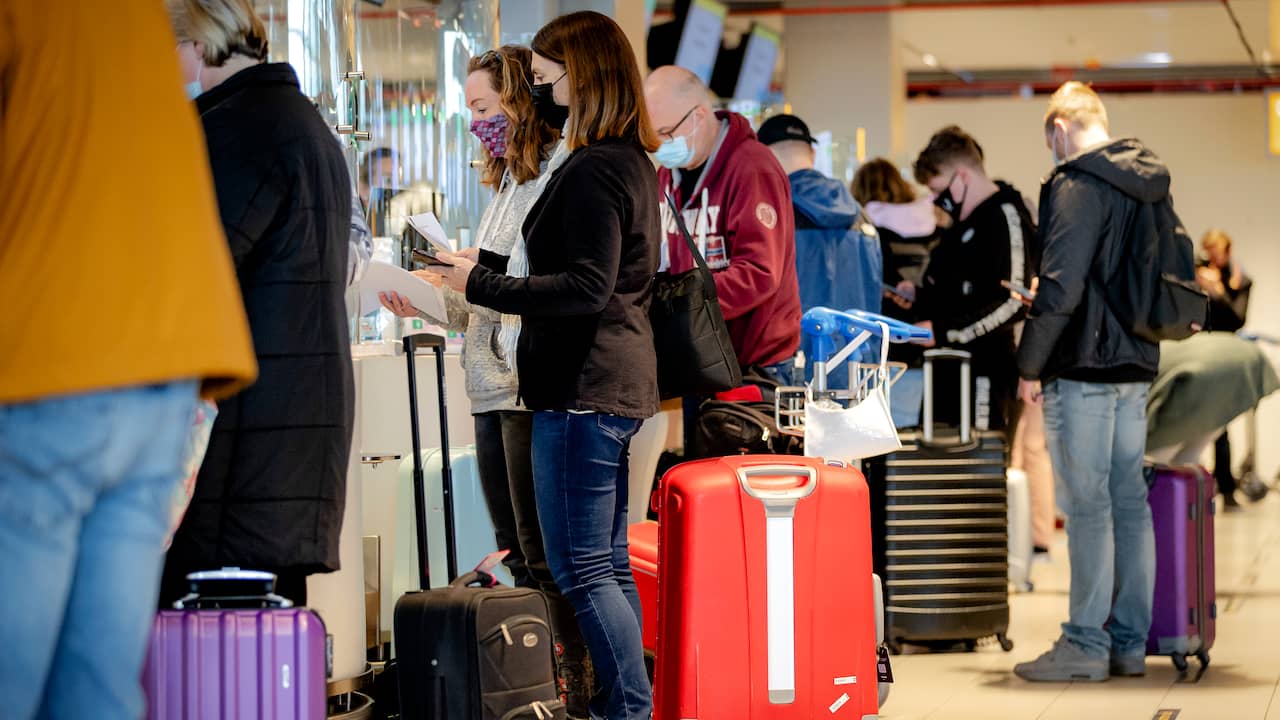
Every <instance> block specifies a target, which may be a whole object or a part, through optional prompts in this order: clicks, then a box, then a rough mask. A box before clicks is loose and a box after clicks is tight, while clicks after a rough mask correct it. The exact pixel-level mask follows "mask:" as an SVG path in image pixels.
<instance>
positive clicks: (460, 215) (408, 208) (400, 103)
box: [255, 0, 498, 340]
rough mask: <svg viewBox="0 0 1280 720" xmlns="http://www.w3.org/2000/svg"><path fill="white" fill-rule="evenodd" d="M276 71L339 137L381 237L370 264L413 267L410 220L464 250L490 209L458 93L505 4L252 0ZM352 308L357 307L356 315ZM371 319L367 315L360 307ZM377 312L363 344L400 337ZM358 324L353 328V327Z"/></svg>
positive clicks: (492, 39) (489, 44)
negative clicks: (292, 80)
mask: <svg viewBox="0 0 1280 720" xmlns="http://www.w3.org/2000/svg"><path fill="white" fill-rule="evenodd" d="M255 7H256V8H257V10H258V13H259V14H260V15H261V16H262V18H263V20H264V21H265V22H266V24H267V40H268V42H269V43H270V47H271V60H272V61H273V62H288V63H289V64H291V65H293V67H294V70H295V71H296V72H297V73H298V80H299V84H300V85H301V87H302V91H303V92H304V93H305V94H306V95H307V96H309V97H311V98H312V99H313V100H314V101H315V103H316V107H317V109H318V110H319V112H320V113H321V115H322V116H323V117H324V118H325V120H326V121H327V122H328V123H329V124H330V125H331V126H333V127H334V129H335V131H336V132H338V133H339V134H340V137H341V139H342V143H343V146H344V148H345V149H346V151H347V156H348V166H349V168H350V170H351V174H352V176H353V178H354V180H355V184H356V192H357V194H358V195H359V196H360V199H361V201H362V202H363V207H364V208H365V211H366V218H367V220H368V222H369V226H370V229H371V230H372V231H373V234H374V236H375V238H376V239H375V259H379V260H383V261H386V262H393V263H396V264H399V265H401V266H404V267H409V266H410V262H409V250H410V249H411V248H412V247H413V245H414V244H415V243H417V242H419V241H420V239H419V238H416V237H415V236H414V235H413V233H412V231H408V232H406V228H407V222H406V218H407V217H408V216H409V215H412V214H417V213H423V212H434V213H435V214H436V215H437V216H438V217H439V218H440V222H441V224H443V225H444V228H445V230H446V231H447V232H448V233H449V235H450V237H451V238H453V239H454V240H455V241H456V242H457V244H458V245H459V246H460V247H466V246H468V245H470V244H471V243H472V232H473V229H474V228H475V227H476V226H477V225H478V224H479V221H480V215H481V213H482V212H483V211H484V207H485V205H486V204H487V202H488V199H489V191H488V190H487V189H485V188H483V187H482V186H481V185H480V173H479V172H478V170H477V169H476V168H475V167H473V162H474V164H475V165H478V164H479V160H480V154H479V147H478V145H477V144H476V143H475V142H474V141H473V139H472V137H471V134H470V131H469V126H470V113H469V111H468V110H467V108H466V101H465V99H464V96H463V86H464V84H465V82H466V76H467V63H468V62H469V61H470V59H471V57H472V56H473V55H478V54H480V53H483V52H485V51H486V50H489V49H491V48H493V47H494V46H495V44H496V39H497V37H498V0H385V2H378V3H374V2H369V1H368V0H255ZM353 310H354V308H353ZM364 310H369V309H368V308H364ZM390 320H391V318H390V317H389V315H387V314H383V313H376V312H371V313H369V314H368V315H367V316H366V317H364V318H362V319H361V322H360V328H359V329H358V330H355V329H353V335H354V336H355V338H356V339H364V340H381V339H394V338H393V337H391V336H390V333H388V332H387V330H389V329H390V328H392V327H394V323H392V322H390ZM354 325H355V323H354V322H353V326H354Z"/></svg>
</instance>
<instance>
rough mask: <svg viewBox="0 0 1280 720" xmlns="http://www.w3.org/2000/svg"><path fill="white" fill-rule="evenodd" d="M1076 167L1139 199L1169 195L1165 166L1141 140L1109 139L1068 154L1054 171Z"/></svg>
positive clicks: (1151, 201)
mask: <svg viewBox="0 0 1280 720" xmlns="http://www.w3.org/2000/svg"><path fill="white" fill-rule="evenodd" d="M1068 169H1073V170H1079V171H1081V172H1086V173H1089V174H1090V175H1093V176H1094V177H1096V178H1098V179H1100V180H1102V181H1103V182H1106V183H1107V184H1108V185H1111V186H1112V187H1114V188H1116V189H1117V190H1119V191H1120V192H1122V193H1124V194H1125V195H1128V196H1129V197H1132V198H1134V199H1135V200H1138V201H1139V202H1145V203H1154V202H1160V201H1161V200H1164V199H1165V198H1167V197H1169V168H1167V167H1165V164H1164V163H1163V162H1162V161H1161V160H1160V158H1158V157H1156V154H1155V153H1153V152H1151V150H1150V149H1148V148H1147V146H1145V145H1143V144H1142V142H1141V141H1139V140H1136V139H1134V138H1124V139H1120V140H1113V141H1111V142H1109V143H1107V144H1105V145H1101V146H1099V147H1095V148H1091V149H1089V150H1085V151H1084V152H1081V153H1079V154H1078V155H1075V156H1074V157H1071V158H1068V159H1067V161H1066V162H1065V163H1063V164H1062V166H1061V167H1060V168H1058V171H1059V172H1061V171H1062V170H1068Z"/></svg>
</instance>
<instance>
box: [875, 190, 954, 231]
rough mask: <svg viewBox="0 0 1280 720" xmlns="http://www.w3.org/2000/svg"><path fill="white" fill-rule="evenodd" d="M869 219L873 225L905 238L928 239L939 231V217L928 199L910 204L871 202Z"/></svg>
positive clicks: (921, 199) (923, 198) (924, 198)
mask: <svg viewBox="0 0 1280 720" xmlns="http://www.w3.org/2000/svg"><path fill="white" fill-rule="evenodd" d="M867 217H869V218H871V224H872V225H875V226H876V227H878V228H884V229H885V230H891V231H893V232H894V233H896V234H897V235H898V237H903V238H919V237H928V236H930V235H932V234H934V233H935V232H936V231H937V230H938V216H937V214H936V213H934V211H933V201H932V200H930V199H929V198H927V197H922V198H920V199H919V200H916V201H914V202H909V203H897V204H894V203H885V202H879V201H875V202H869V203H867Z"/></svg>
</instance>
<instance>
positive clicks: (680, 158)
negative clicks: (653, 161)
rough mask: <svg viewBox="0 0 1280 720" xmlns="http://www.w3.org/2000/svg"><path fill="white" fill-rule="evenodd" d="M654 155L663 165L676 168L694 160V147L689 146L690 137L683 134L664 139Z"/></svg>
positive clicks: (672, 168)
mask: <svg viewBox="0 0 1280 720" xmlns="http://www.w3.org/2000/svg"><path fill="white" fill-rule="evenodd" d="M653 156H654V157H655V158H657V159H658V164H659V165H661V166H662V167H664V168H668V169H671V170H676V169H678V168H682V167H684V166H685V165H687V164H688V163H689V162H690V161H691V160H693V148H692V147H690V146H689V141H688V139H687V138H685V136H683V135H681V136H680V137H676V138H671V139H670V140H666V141H664V142H663V143H662V145H660V146H658V151H657V152H655V153H654V154H653Z"/></svg>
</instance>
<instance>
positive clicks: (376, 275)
mask: <svg viewBox="0 0 1280 720" xmlns="http://www.w3.org/2000/svg"><path fill="white" fill-rule="evenodd" d="M384 292H393V293H397V294H399V295H402V296H404V297H407V298H409V302H411V303H413V306H414V307H416V308H418V310H421V311H422V312H424V313H426V314H427V315H429V316H431V317H432V318H434V319H436V320H439V321H444V320H446V319H447V317H446V314H447V311H446V309H445V304H444V292H443V291H442V290H441V289H440V288H438V287H436V286H434V285H432V284H431V283H429V282H427V281H426V280H423V279H422V278H420V277H417V276H416V275H414V274H412V273H410V272H409V271H407V270H405V269H404V268H401V267H399V266H396V265H392V264H391V263H385V262H380V261H377V260H374V261H372V262H370V263H369V269H368V270H367V271H366V272H365V274H364V277H363V278H361V280H360V313H361V314H364V313H370V312H373V311H374V310H377V309H378V308H380V307H382V301H380V300H379V299H378V293H384Z"/></svg>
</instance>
